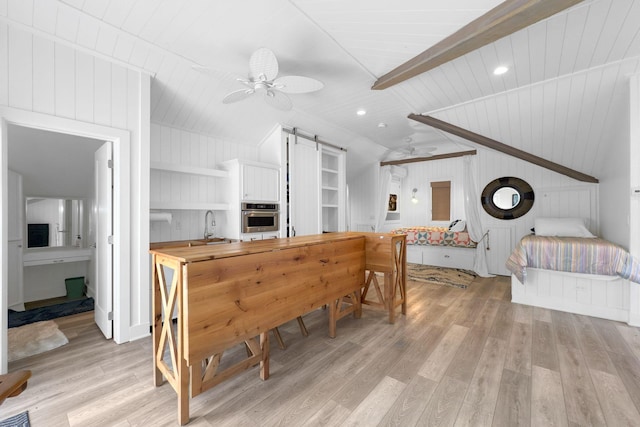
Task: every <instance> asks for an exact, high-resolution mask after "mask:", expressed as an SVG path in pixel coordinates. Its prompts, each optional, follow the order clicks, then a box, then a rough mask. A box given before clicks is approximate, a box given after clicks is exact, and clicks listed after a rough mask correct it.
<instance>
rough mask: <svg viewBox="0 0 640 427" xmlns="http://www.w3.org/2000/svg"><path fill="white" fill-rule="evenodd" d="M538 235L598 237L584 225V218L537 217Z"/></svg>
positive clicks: (535, 227) (536, 228) (536, 227)
mask: <svg viewBox="0 0 640 427" xmlns="http://www.w3.org/2000/svg"><path fill="white" fill-rule="evenodd" d="M534 229H535V230H536V236H557V237H596V236H594V235H593V234H591V233H590V232H589V230H587V227H585V226H584V221H583V220H582V218H536V221H535V226H534Z"/></svg>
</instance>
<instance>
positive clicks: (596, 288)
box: [511, 268, 640, 326]
mask: <svg viewBox="0 0 640 427" xmlns="http://www.w3.org/2000/svg"><path fill="white" fill-rule="evenodd" d="M511 301H512V302H514V303H518V304H525V305H531V306H534V307H543V308H549V309H552V310H559V311H566V312H569V313H576V314H584V315H587V316H593V317H600V318H603V319H610V320H617V321H620V322H625V323H628V324H629V325H632V326H640V285H639V284H637V283H633V282H630V281H629V280H627V279H623V278H620V277H617V276H596V275H590V274H580V273H565V272H560V271H551V270H541V269H537V268H527V277H526V279H525V284H524V285H523V284H522V283H520V281H519V280H518V278H517V277H515V276H514V275H511Z"/></svg>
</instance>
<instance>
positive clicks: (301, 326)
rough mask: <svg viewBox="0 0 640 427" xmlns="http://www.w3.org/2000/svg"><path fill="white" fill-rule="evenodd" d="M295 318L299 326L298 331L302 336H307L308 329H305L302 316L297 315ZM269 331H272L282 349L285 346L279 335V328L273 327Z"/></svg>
mask: <svg viewBox="0 0 640 427" xmlns="http://www.w3.org/2000/svg"><path fill="white" fill-rule="evenodd" d="M296 320H297V321H298V326H299V327H300V333H301V334H302V336H304V337H308V336H309V331H307V327H306V326H305V324H304V321H303V320H302V316H298V317H297V318H296ZM271 332H273V336H274V337H276V341H278V347H280V348H281V349H282V350H284V349H285V348H287V346H286V345H285V344H284V340H283V339H282V335H280V330H279V329H278V328H277V327H275V328H273V329H272V330H271Z"/></svg>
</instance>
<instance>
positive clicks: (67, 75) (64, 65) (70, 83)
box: [54, 44, 76, 118]
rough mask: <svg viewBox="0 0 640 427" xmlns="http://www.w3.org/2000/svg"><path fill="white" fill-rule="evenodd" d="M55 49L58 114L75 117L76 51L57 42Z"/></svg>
mask: <svg viewBox="0 0 640 427" xmlns="http://www.w3.org/2000/svg"><path fill="white" fill-rule="evenodd" d="M54 50H55V56H56V61H55V76H56V78H55V84H54V86H55V108H56V116H59V117H68V118H75V113H76V103H75V100H76V97H75V89H76V88H75V85H76V83H75V79H76V64H75V51H74V50H73V49H71V48H70V47H67V46H63V45H60V44H56V46H55V49H54Z"/></svg>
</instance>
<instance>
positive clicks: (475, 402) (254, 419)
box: [0, 277, 640, 427]
mask: <svg viewBox="0 0 640 427" xmlns="http://www.w3.org/2000/svg"><path fill="white" fill-rule="evenodd" d="M408 295H409V310H408V315H407V316H406V318H403V317H400V318H399V319H398V321H397V322H396V324H395V325H390V324H388V323H387V322H386V316H385V315H384V314H383V313H382V312H381V311H378V310H376V309H373V308H369V307H365V309H364V314H363V318H362V319H360V320H355V319H352V318H346V319H342V320H341V321H340V322H339V324H338V337H337V338H335V339H330V338H328V337H327V326H326V325H327V321H326V319H327V312H326V311H323V310H318V311H316V312H313V313H310V314H308V315H306V316H305V322H306V324H307V327H308V329H309V332H310V336H309V337H307V338H304V337H302V336H301V334H300V332H299V330H298V325H297V323H296V322H295V321H293V322H290V323H289V324H287V325H284V326H283V327H281V328H280V330H281V332H282V335H283V337H284V339H285V341H286V343H287V345H288V348H287V349H286V350H284V351H283V350H280V349H279V348H278V347H277V346H276V345H274V341H272V363H271V378H270V379H269V380H267V381H264V382H263V381H261V380H260V379H259V376H258V369H257V368H254V369H252V370H250V371H248V372H245V373H243V374H241V375H239V376H237V377H236V378H234V379H232V380H230V381H228V382H226V383H223V384H221V385H219V386H217V387H215V388H213V389H212V390H209V391H207V392H205V393H203V394H201V395H200V396H197V397H196V398H194V399H192V400H191V423H190V425H193V426H226V425H228V426H274V425H286V426H300V425H310V426H315V425H329V426H351V425H363V426H376V425H384V426H389V425H394V426H413V425H419V426H425V425H453V424H455V425H473V426H483V425H495V426H517V425H520V426H528V425H532V426H549V425H566V426H569V425H570V426H585V425H608V426H616V427H617V426H624V425H635V426H638V425H640V413H639V411H640V329H638V328H633V327H629V326H628V325H626V324H623V323H618V322H612V321H606V320H600V319H595V318H590V317H585V316H578V315H572V314H567V313H561V312H556V311H551V310H545V309H537V308H531V307H527V306H522V305H517V304H512V303H511V302H510V289H509V282H508V279H507V278H506V277H498V278H493V279H476V280H475V281H474V282H473V283H472V284H471V286H470V287H469V288H468V289H466V290H461V289H457V288H450V287H445V286H436V285H429V284H424V283H417V282H409V284H408ZM91 315H92V314H91V313H90V314H80V315H75V316H70V317H69V318H65V319H60V321H59V324H60V327H61V329H62V330H63V331H64V332H65V333H66V334H67V335H68V336H69V338H70V343H69V344H68V345H67V346H65V347H63V348H59V349H56V350H53V351H51V352H48V353H46V354H44V355H39V356H34V357H31V358H29V359H25V360H21V361H18V362H15V363H12V364H10V367H9V368H10V370H11V371H13V370H17V369H31V370H32V371H33V377H32V378H31V380H29V387H28V388H27V390H25V392H24V393H23V394H22V395H20V396H18V397H16V398H11V399H8V400H7V401H5V403H4V404H3V405H2V407H0V417H8V416H10V415H13V414H16V413H18V412H21V411H23V410H29V414H30V417H31V422H32V425H33V426H34V427H39V426H68V425H71V426H93V425H96V426H105V425H108V426H111V425H118V426H127V425H136V426H158V425H177V413H176V408H177V401H176V395H175V393H174V392H173V390H172V389H171V387H170V386H169V385H168V384H166V383H165V384H164V385H163V386H162V387H159V388H155V387H153V382H152V367H151V366H152V364H151V360H152V350H151V339H150V338H148V339H143V340H139V341H136V342H132V343H128V344H124V345H116V344H114V343H113V342H111V341H106V340H104V339H103V338H102V337H101V335H100V333H99V332H98V330H97V328H96V326H95V325H93V323H92V321H91ZM240 350H241V349H239V350H238V351H240Z"/></svg>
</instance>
